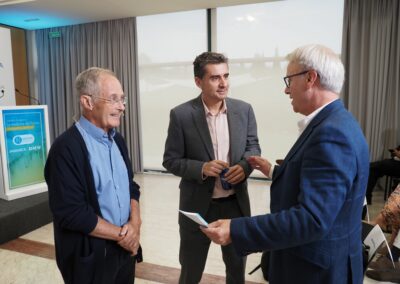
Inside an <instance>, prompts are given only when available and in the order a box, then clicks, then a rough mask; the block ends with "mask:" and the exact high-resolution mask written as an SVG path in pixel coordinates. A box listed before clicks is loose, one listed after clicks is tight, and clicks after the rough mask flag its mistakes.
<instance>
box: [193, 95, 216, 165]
mask: <svg viewBox="0 0 400 284" xmlns="http://www.w3.org/2000/svg"><path fill="white" fill-rule="evenodd" d="M192 115H193V121H194V125H195V127H196V128H197V131H198V132H199V134H200V138H201V140H202V142H203V144H204V146H205V147H206V150H207V153H208V155H209V158H210V159H211V160H215V157H214V150H213V146H212V141H211V135H210V131H209V130H208V124H207V120H206V115H205V111H204V106H203V102H202V101H201V97H200V96H198V97H197V98H196V99H195V100H193V112H192Z"/></svg>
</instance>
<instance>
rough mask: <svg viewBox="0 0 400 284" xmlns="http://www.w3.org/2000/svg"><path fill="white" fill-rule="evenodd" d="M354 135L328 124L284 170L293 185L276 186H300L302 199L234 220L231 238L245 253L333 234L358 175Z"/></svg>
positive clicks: (279, 247)
mask: <svg viewBox="0 0 400 284" xmlns="http://www.w3.org/2000/svg"><path fill="white" fill-rule="evenodd" d="M348 140H349V137H345V135H344V134H343V132H341V131H340V129H338V128H333V127H330V128H323V129H321V131H319V133H315V138H314V139H312V141H310V142H309V143H308V144H307V148H306V149H305V150H304V151H303V152H302V153H298V154H297V155H298V156H299V158H298V159H297V160H296V159H295V158H293V159H294V161H291V162H290V164H289V163H288V164H287V165H286V167H285V168H284V169H280V170H284V172H283V173H282V174H281V176H280V177H279V179H289V181H290V182H289V183H286V185H287V186H290V187H291V188H290V189H288V188H280V187H279V186H277V187H275V188H274V190H278V191H283V190H285V193H286V194H290V192H293V191H294V192H295V193H293V194H295V196H294V198H297V200H296V201H295V202H294V204H293V205H292V206H290V207H288V208H286V209H283V210H278V211H277V212H276V213H271V214H266V215H260V216H255V217H245V218H238V219H233V220H232V222H231V227H230V229H231V237H232V242H233V245H234V247H235V249H236V250H237V252H238V253H239V254H241V255H246V254H249V253H251V252H256V251H263V250H271V249H285V248H289V247H294V246H299V245H303V244H306V243H310V242H313V241H316V240H319V239H321V238H323V237H325V236H326V235H327V234H328V232H329V231H330V230H331V228H332V226H333V224H334V222H335V219H336V217H337V216H338V214H339V212H340V210H341V208H342V207H343V206H344V203H345V200H346V196H347V194H348V191H349V190H350V188H352V185H353V181H354V179H355V176H356V171H357V162H356V160H357V157H356V154H355V151H354V149H352V146H351V145H350V143H347V142H348ZM274 182H277V181H274ZM297 190H298V191H297ZM297 192H298V193H297ZM282 198H291V197H289V196H286V195H285V196H282Z"/></svg>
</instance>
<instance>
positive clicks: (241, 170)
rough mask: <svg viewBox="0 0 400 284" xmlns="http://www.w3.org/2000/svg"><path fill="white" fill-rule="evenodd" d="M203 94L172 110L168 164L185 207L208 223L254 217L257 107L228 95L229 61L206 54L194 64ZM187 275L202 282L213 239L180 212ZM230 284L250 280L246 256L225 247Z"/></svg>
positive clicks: (183, 279)
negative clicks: (250, 180) (251, 189)
mask: <svg viewBox="0 0 400 284" xmlns="http://www.w3.org/2000/svg"><path fill="white" fill-rule="evenodd" d="M193 65H194V76H195V78H194V79H195V83H196V85H197V87H199V88H200V89H201V94H200V95H199V96H198V97H197V98H195V99H192V100H190V101H188V102H185V103H183V104H181V105H179V106H177V107H175V108H174V109H172V110H171V113H170V124H169V128H168V137H167V140H166V142H165V152H164V161H163V166H164V167H165V168H166V169H167V170H168V171H170V172H171V173H173V174H174V175H177V176H180V177H181V178H182V179H181V183H180V186H179V187H180V190H181V191H180V202H179V209H181V210H184V211H190V212H197V213H199V214H201V215H202V216H203V217H204V219H205V220H206V221H207V222H213V221H215V220H218V219H226V218H234V217H240V216H250V203H249V196H248V192H247V182H246V180H247V177H248V176H249V175H250V173H251V171H252V168H251V167H250V165H249V164H248V162H247V161H246V158H247V157H249V156H252V155H257V156H258V155H260V154H261V150H260V146H259V144H258V137H257V124H256V119H255V116H254V112H253V109H252V107H251V106H250V105H249V104H248V103H245V102H243V101H240V100H236V99H231V98H227V95H228V90H229V68H228V59H227V58H226V57H225V56H224V55H222V54H219V53H214V52H204V53H202V54H200V55H199V56H197V57H196V59H195V61H194V62H193ZM179 226H180V237H181V242H180V251H179V261H180V263H181V275H180V279H179V283H199V282H200V280H201V276H202V274H203V270H204V266H205V263H206V259H207V253H208V249H209V246H210V240H209V239H208V238H207V237H206V236H205V235H204V234H203V233H202V232H201V231H200V229H199V226H198V225H197V224H196V223H194V222H193V221H191V220H190V219H188V218H186V217H185V216H182V215H180V216H179ZM221 250H222V255H223V260H224V263H225V265H226V283H244V272H245V261H246V258H245V257H239V256H238V255H237V254H236V252H235V251H234V249H233V247H232V246H230V245H228V246H223V247H221Z"/></svg>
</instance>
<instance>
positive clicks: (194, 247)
mask: <svg viewBox="0 0 400 284" xmlns="http://www.w3.org/2000/svg"><path fill="white" fill-rule="evenodd" d="M242 216H243V214H242V213H241V210H240V208H239V205H238V203H237V200H236V198H234V199H231V198H227V199H224V200H223V201H221V200H220V201H212V202H211V204H210V208H209V210H208V212H207V215H206V216H205V219H206V221H208V222H213V221H216V220H218V219H231V218H236V217H242ZM180 236H181V243H180V249H179V261H180V263H181V275H180V277H179V283H181V284H197V283H199V282H200V280H201V276H202V274H203V271H204V267H205V264H206V260H207V254H208V249H209V247H210V239H208V238H207V236H206V235H204V234H203V233H202V232H201V231H200V230H199V229H197V230H193V231H190V230H186V229H184V228H180ZM221 251H222V258H223V261H224V263H225V267H226V283H229V284H239V283H244V272H245V266H246V257H240V256H239V255H238V254H237V253H236V251H235V249H234V248H233V245H232V244H230V245H227V246H221Z"/></svg>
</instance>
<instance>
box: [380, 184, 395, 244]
mask: <svg viewBox="0 0 400 284" xmlns="http://www.w3.org/2000/svg"><path fill="white" fill-rule="evenodd" d="M381 214H382V216H383V219H384V221H385V224H386V226H391V228H392V240H393V235H397V232H398V231H399V228H400V183H399V184H398V185H397V187H396V188H395V190H394V191H393V192H392V193H391V194H390V196H389V198H388V200H387V201H386V204H385V206H384V207H383V209H382V211H381Z"/></svg>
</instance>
